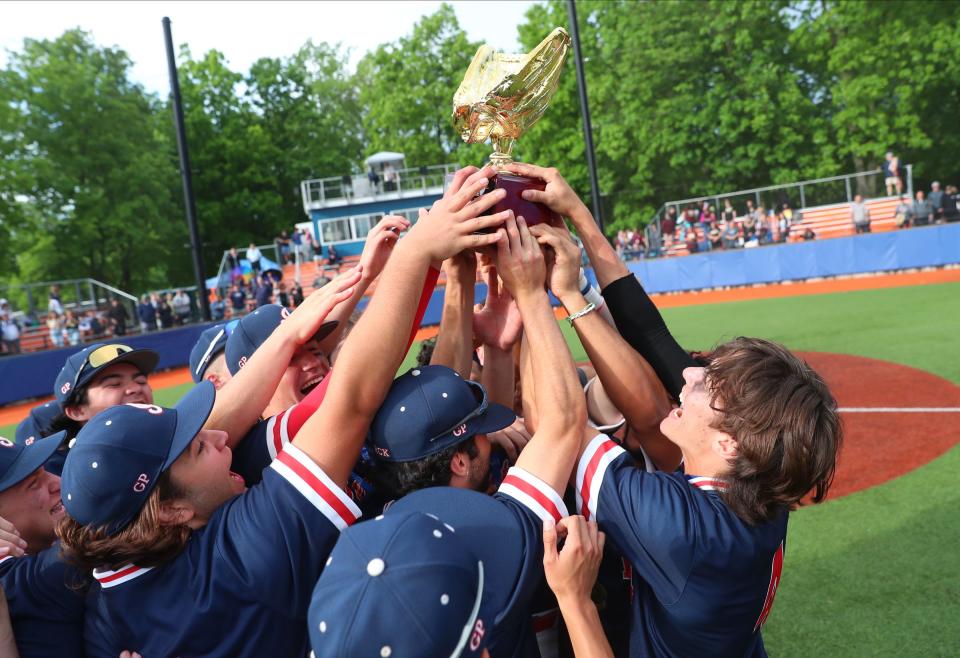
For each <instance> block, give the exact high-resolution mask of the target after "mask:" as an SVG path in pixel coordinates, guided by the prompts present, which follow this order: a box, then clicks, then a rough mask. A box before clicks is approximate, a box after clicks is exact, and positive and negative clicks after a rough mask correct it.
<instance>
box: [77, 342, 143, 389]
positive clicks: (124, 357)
mask: <svg viewBox="0 0 960 658" xmlns="http://www.w3.org/2000/svg"><path fill="white" fill-rule="evenodd" d="M118 363H130V364H132V365H134V366H136V367H137V369H138V370H139V371H140V372H142V373H143V374H145V375H149V374H150V373H151V372H153V369H154V368H156V367H157V364H158V363H160V354H159V353H158V352H155V351H154V350H151V349H147V348H140V349H134V350H130V351H129V352H126V353H124V354H121V355H119V356H118V357H117V358H115V359H111V360H110V361H107V362H106V363H104V364H103V365H102V366H100V367H98V368H87V369H86V370H84V372H83V373H81V375H80V379H79V380H78V381H77V386H76V388H74V389H73V390H72V391H71V392H70V393H71V397H72V396H73V395H76V393H77V389H79V388H82V387H84V386H86V385H87V384H89V383H90V381H91V380H92V379H93V378H94V377H96V376H97V374H98V373H101V372H103V370H104V368H109V367H110V366H115V365H117V364H118ZM68 399H69V397H68Z"/></svg>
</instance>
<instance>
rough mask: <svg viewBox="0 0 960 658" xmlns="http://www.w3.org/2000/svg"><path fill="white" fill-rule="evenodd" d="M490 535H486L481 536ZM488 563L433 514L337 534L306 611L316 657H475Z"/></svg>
mask: <svg viewBox="0 0 960 658" xmlns="http://www.w3.org/2000/svg"><path fill="white" fill-rule="evenodd" d="M488 539H489V538H488ZM491 568H495V567H494V566H493V565H487V564H485V563H484V562H483V561H482V560H480V559H478V558H477V556H476V555H474V554H473V552H472V551H471V550H470V544H469V543H468V542H467V541H464V538H463V537H460V536H459V534H458V533H457V532H456V531H454V529H453V528H452V527H450V526H449V525H446V524H444V523H443V522H442V521H440V520H438V519H437V518H436V517H431V516H429V515H427V514H422V513H419V512H407V513H403V514H392V515H388V516H382V517H377V519H375V520H373V521H366V522H364V523H358V524H356V525H354V526H351V527H350V528H347V529H346V530H344V531H343V533H341V535H340V538H339V539H338V540H337V544H336V546H334V548H333V552H332V553H331V554H330V559H329V560H327V566H326V567H325V568H324V571H323V574H322V575H321V576H320V579H319V580H318V581H317V585H316V587H315V588H314V590H313V597H312V599H311V602H310V609H309V611H308V613H307V620H308V624H309V630H310V644H311V645H312V646H313V651H314V653H315V654H316V655H317V656H391V655H392V656H479V655H480V654H481V653H482V652H483V649H484V647H485V646H486V641H487V639H488V635H487V632H486V631H487V629H488V628H489V627H490V626H492V625H493V619H494V615H495V613H496V610H494V609H491V608H490V606H489V605H488V603H489V600H490V598H491V592H490V585H489V583H490V580H489V572H490V571H491Z"/></svg>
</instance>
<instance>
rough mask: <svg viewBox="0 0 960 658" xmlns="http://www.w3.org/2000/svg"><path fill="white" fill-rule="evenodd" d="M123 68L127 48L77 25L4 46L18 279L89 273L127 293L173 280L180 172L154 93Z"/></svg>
mask: <svg viewBox="0 0 960 658" xmlns="http://www.w3.org/2000/svg"><path fill="white" fill-rule="evenodd" d="M129 69H130V60H129V58H128V57H127V55H126V53H124V52H123V51H122V50H117V49H113V48H100V47H98V46H96V45H95V44H94V43H93V40H92V38H91V37H90V35H89V34H87V33H84V32H82V31H80V30H70V31H68V32H66V33H64V34H63V35H62V36H61V37H59V38H57V39H54V40H33V39H27V40H26V41H25V42H24V47H23V50H22V51H20V52H15V53H12V54H11V58H10V62H9V64H8V66H7V70H6V71H5V72H4V75H3V76H2V78H0V85H2V89H0V94H2V95H3V97H4V98H5V99H7V100H8V103H7V104H8V107H7V108H6V110H5V111H4V112H3V113H2V114H0V121H2V125H0V129H2V130H3V139H0V142H3V143H5V146H4V148H6V149H9V152H8V153H5V155H6V157H5V159H7V158H10V159H13V160H15V162H16V164H15V167H16V171H17V174H16V175H15V176H12V177H8V176H6V175H5V176H3V178H2V179H0V185H2V187H3V192H2V193H0V198H2V199H3V200H4V205H3V209H2V211H3V212H4V223H6V220H7V218H8V217H12V218H13V219H14V220H15V224H14V225H15V226H16V227H17V228H16V231H15V233H14V235H13V241H12V245H11V246H12V248H13V249H14V250H15V252H16V253H17V257H16V260H17V265H18V268H19V278H20V279H22V280H25V281H31V280H39V279H55V278H73V277H78V276H92V277H94V278H97V279H100V280H103V281H105V282H107V283H110V284H113V285H116V286H118V287H120V288H122V289H124V290H135V289H140V288H144V287H147V286H150V285H155V284H160V283H165V282H166V281H167V280H168V277H169V275H170V274H171V270H169V269H167V266H169V264H170V263H171V256H172V251H173V250H172V244H174V243H175V242H176V241H177V234H178V230H177V229H179V225H177V226H176V227H174V225H173V224H171V219H173V218H175V217H176V216H177V214H176V205H175V202H174V198H173V196H172V190H173V189H174V186H175V178H174V176H175V169H173V168H172V167H171V166H170V165H171V163H170V162H169V159H168V158H167V143H166V140H165V135H164V132H163V130H162V128H161V126H160V125H158V123H157V104H156V101H155V99H153V98H152V97H151V96H149V95H147V94H146V93H145V92H144V91H143V89H142V87H140V86H139V85H136V84H133V83H132V82H130V80H129V79H128V72H129ZM11 199H14V202H13V205H14V206H15V208H14V209H13V210H11V208H10V206H11V203H10V200H11Z"/></svg>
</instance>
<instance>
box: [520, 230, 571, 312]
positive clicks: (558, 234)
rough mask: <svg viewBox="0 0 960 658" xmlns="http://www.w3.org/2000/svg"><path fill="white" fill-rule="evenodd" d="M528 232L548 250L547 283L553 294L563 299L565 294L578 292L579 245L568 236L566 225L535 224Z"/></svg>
mask: <svg viewBox="0 0 960 658" xmlns="http://www.w3.org/2000/svg"><path fill="white" fill-rule="evenodd" d="M530 233H531V234H532V235H533V236H534V237H535V238H536V239H537V242H538V243H539V244H540V246H541V247H544V248H546V250H547V252H548V257H547V259H546V261H547V285H548V286H549V287H550V292H552V293H553V294H554V296H555V297H556V298H557V299H559V300H561V301H563V298H564V297H565V296H567V295H573V294H577V293H579V292H580V247H578V246H577V245H576V243H574V241H573V239H572V238H571V237H570V232H569V231H567V229H566V227H563V228H558V227H554V226H547V225H546V224H537V225H536V226H531V227H530Z"/></svg>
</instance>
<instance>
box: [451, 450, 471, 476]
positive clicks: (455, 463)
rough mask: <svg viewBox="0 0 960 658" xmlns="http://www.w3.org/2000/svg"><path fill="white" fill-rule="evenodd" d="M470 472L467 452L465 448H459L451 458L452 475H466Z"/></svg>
mask: <svg viewBox="0 0 960 658" xmlns="http://www.w3.org/2000/svg"><path fill="white" fill-rule="evenodd" d="M469 473H470V464H469V463H468V461H467V453H465V452H464V451H463V450H457V451H456V452H454V453H453V457H451V458H450V475H451V476H453V477H457V476H460V477H466V476H467V475H469Z"/></svg>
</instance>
